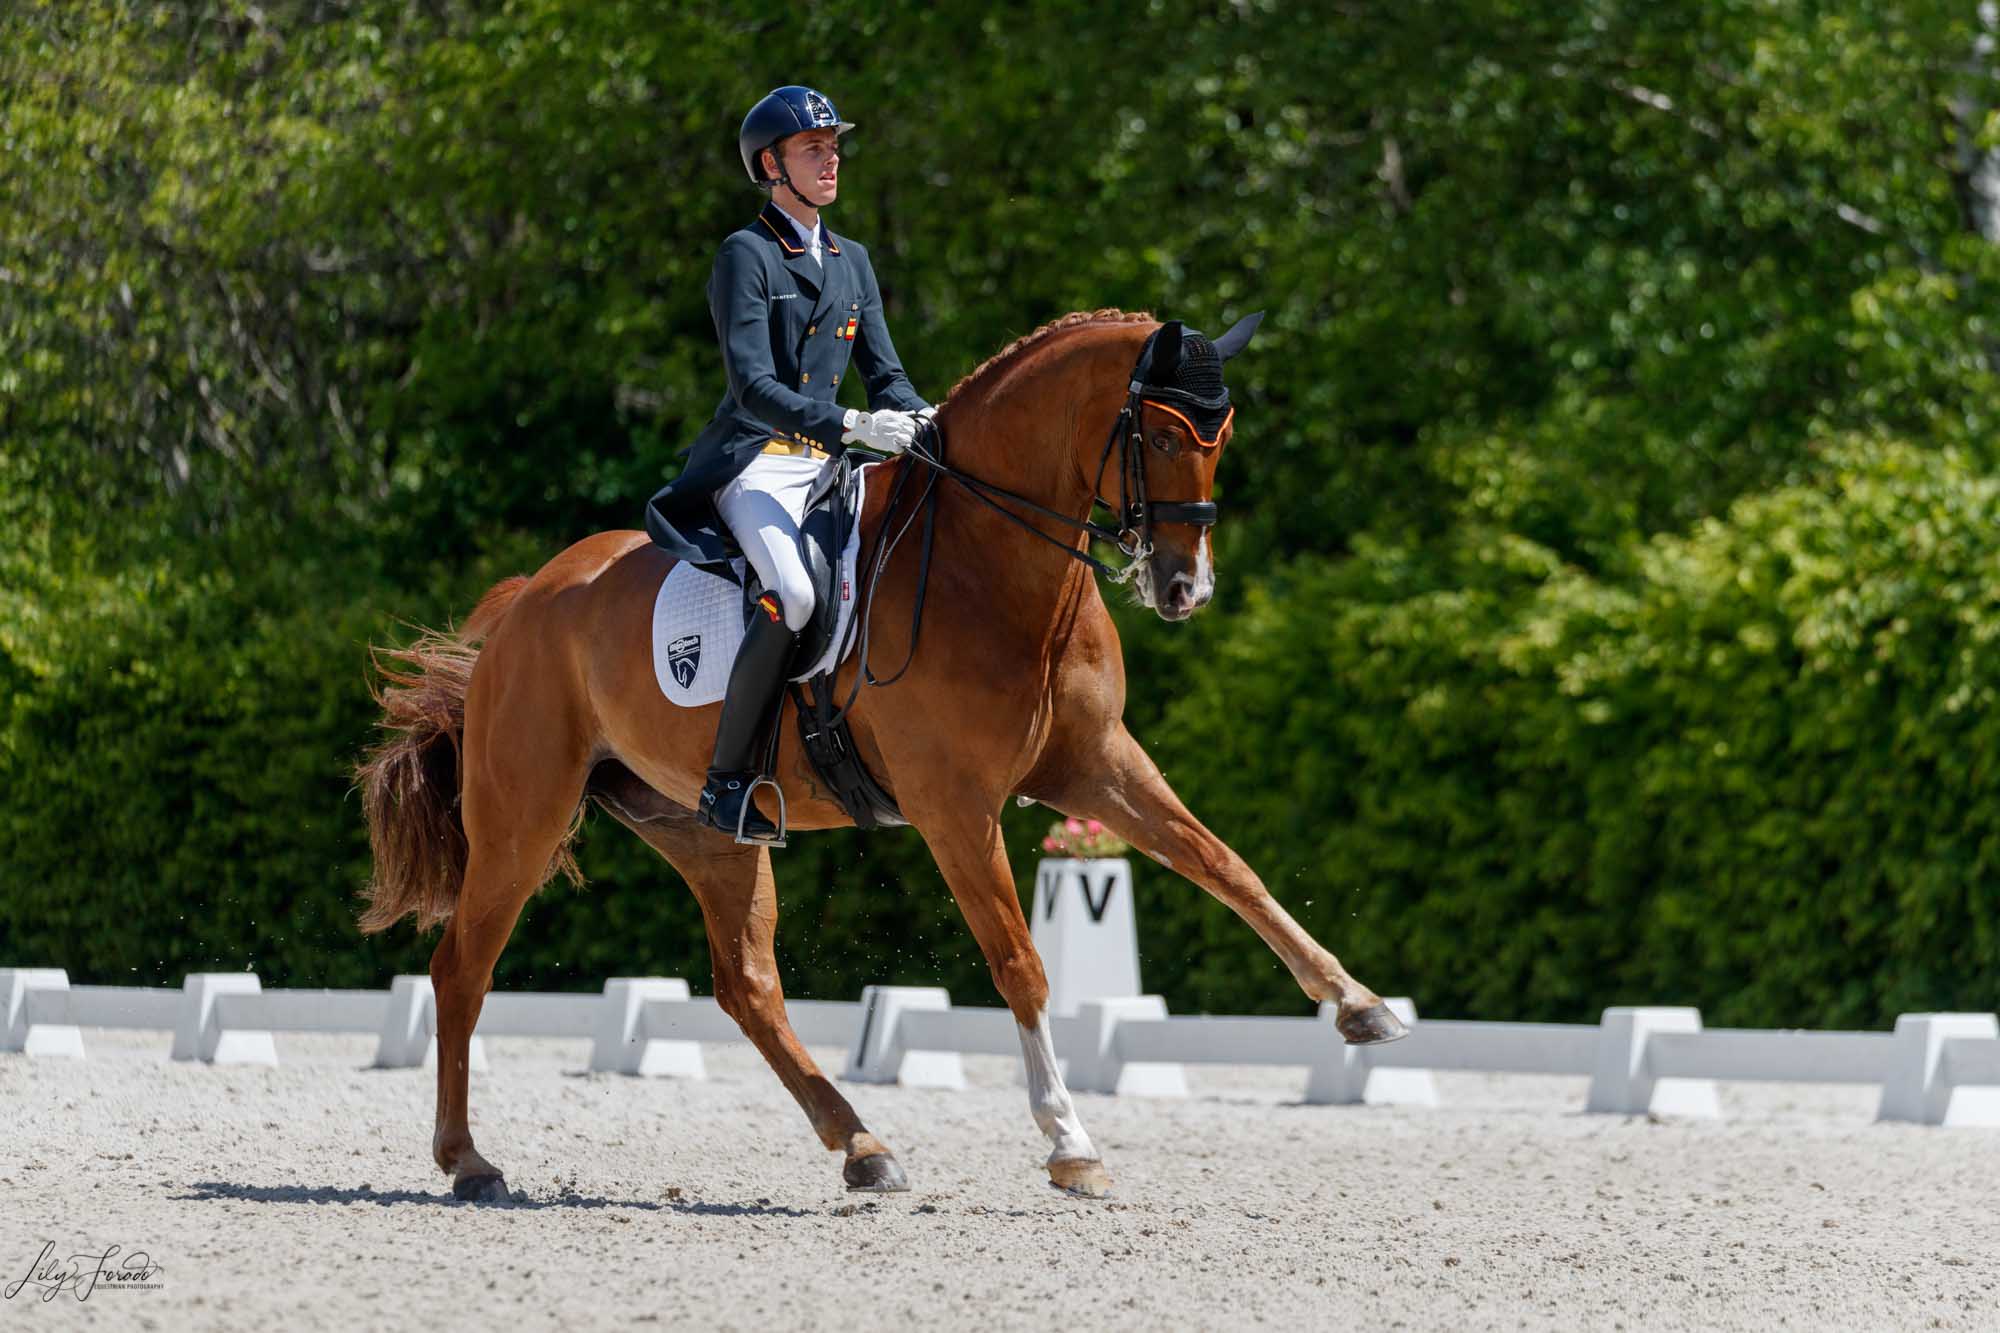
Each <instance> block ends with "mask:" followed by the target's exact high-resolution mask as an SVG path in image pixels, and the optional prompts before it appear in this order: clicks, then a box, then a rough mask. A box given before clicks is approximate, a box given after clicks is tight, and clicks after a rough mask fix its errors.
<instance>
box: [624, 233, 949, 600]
mask: <svg viewBox="0 0 2000 1333" xmlns="http://www.w3.org/2000/svg"><path fill="white" fill-rule="evenodd" d="M824 254H825V267H824V268H822V267H821V266H820V264H819V263H818V262H815V261H814V259H813V257H812V254H811V253H810V252H809V251H808V250H806V248H805V247H804V246H802V245H800V244H799V243H798V234H797V233H796V232H795V231H794V230H793V229H792V226H791V223H790V222H789V220H787V219H786V218H785V217H784V216H783V215H781V214H780V213H779V211H778V206H777V205H776V204H766V205H765V206H764V211H763V212H762V213H760V214H758V215H757V217H756V218H755V219H753V220H752V221H751V223H750V225H749V226H747V227H744V228H743V229H742V230H741V231H738V232H734V233H732V234H731V235H730V237H729V239H728V240H726V241H724V242H723V243H722V253H721V254H720V255H718V256H716V260H715V270H714V272H713V273H711V274H710V275H709V279H708V308H709V312H710V313H711V314H712V315H714V317H715V333H716V336H717V337H718V338H719V339H721V341H722V366H723V370H724V371H725V372H726V373H727V375H728V378H729V388H728V391H727V392H726V393H724V394H723V395H722V402H721V403H719V404H718V405H717V406H716V409H715V415H714V417H712V418H711V419H710V420H709V423H708V425H707V426H706V427H704V428H703V429H702V432H701V434H700V435H699V436H697V437H696V438H695V442H694V444H693V446H692V447H691V448H690V449H689V451H688V461H687V467H686V468H685V469H683V470H682V472H681V475H680V476H679V477H677V478H675V479H674V480H673V481H672V482H670V483H669V484H668V485H667V486H665V487H663V488H662V489H661V490H660V491H659V492H657V493H656V494H655V495H654V496H653V498H652V499H651V500H650V501H649V502H648V503H647V505H646V531H647V532H648V533H650V534H651V535H652V538H653V540H654V541H655V542H657V543H659V545H660V546H662V547H664V548H665V549H666V550H667V551H668V552H669V553H670V554H672V555H675V556H678V557H679V558H681V559H683V560H690V561H693V562H694V563H696V564H718V563H720V562H722V561H723V560H724V559H726V558H727V555H728V552H729V546H728V544H727V543H726V542H725V540H724V538H723V534H722V531H721V523H720V520H719V519H718V518H717V516H716V513H715V503H714V501H715V493H716V492H717V491H719V490H721V489H722V488H723V487H724V486H726V485H728V484H729V483H730V482H731V481H733V480H735V478H736V475H737V474H738V473H739V472H741V471H743V469H744V468H745V467H747V466H749V464H750V460H751V459H752V458H755V457H756V456H757V453H758V451H759V450H761V449H762V448H763V447H764V446H765V445H766V444H768V443H770V442H771V441H772V440H789V441H803V442H805V443H807V444H816V445H819V446H820V447H821V448H824V449H826V450H828V451H830V452H832V453H839V452H840V451H841V449H842V448H843V446H842V444H841V442H840V434H841V424H840V423H841V418H842V417H843V416H844V415H845V409H843V408H842V407H840V406H839V404H838V403H837V402H836V401H835V399H836V396H837V395H838V393H839V391H840V381H841V380H842V379H843V378H845V377H846V375H847V370H848V360H849V358H850V357H852V358H853V360H854V362H855V364H856V365H857V366H858V368H859V369H860V372H861V378H862V382H863V384H864V386H865V387H866V388H867V390H868V406H869V409H870V410H876V409H880V408H898V409H900V410H902V411H905V412H915V411H918V410H919V409H921V408H923V407H925V406H926V405H927V404H926V403H925V402H924V400H923V399H922V398H920V397H918V395H917V391H916V390H915V389H913V388H912V387H911V386H910V377H909V376H908V375H905V374H904V373H903V365H902V362H900V361H899V360H897V359H896V348H895V345H894V344H893V343H891V342H890V341H889V326H888V325H887V324H886V323H884V322H883V319H882V289H881V288H880V287H879V286H877V285H876V282H875V269H874V268H873V266H871V265H870V264H869V262H868V252H867V251H866V250H864V249H863V248H862V247H861V246H860V244H859V243H857V242H855V241H851V240H848V239H847V238H846V237H844V236H835V235H834V234H833V233H832V232H831V231H829V232H827V233H826V244H825V247H824Z"/></svg>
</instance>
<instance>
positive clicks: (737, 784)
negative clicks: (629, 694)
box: [695, 594, 799, 842]
mask: <svg viewBox="0 0 2000 1333" xmlns="http://www.w3.org/2000/svg"><path fill="white" fill-rule="evenodd" d="M761 600H762V601H764V602H769V603H770V604H771V606H772V607H773V608H776V609H775V610H774V611H767V610H765V609H764V607H763V606H762V605H761V604H760V605H759V606H758V608H757V610H756V611H755V612H754V613H752V615H751V617H750V627H749V628H748V629H746V630H745V631H744V632H743V646H742V647H740V648H738V649H737V650H736V662H735V664H734V665H733V666H731V667H730V668H729V688H728V690H727V691H725V692H724V694H723V696H722V720H721V721H719V722H717V723H716V724H715V758H714V760H713V761H712V762H711V763H710V765H709V769H708V783H707V785H706V786H704V787H703V788H702V789H701V801H700V803H699V804H698V805H697V806H696V807H695V817H696V818H697V819H699V820H701V822H702V823H704V824H706V825H708V826H709V827H710V828H714V829H720V830H721V831H722V832H724V833H728V834H730V835H732V836H738V837H740V838H741V839H743V840H747V841H754V842H770V841H773V840H775V839H776V838H777V836H778V826H777V825H776V824H773V823H772V822H771V821H770V820H768V819H766V818H764V816H763V815H761V814H759V813H758V811H757V807H756V805H755V804H754V803H752V802H751V800H750V788H751V785H752V784H753V783H755V782H756V781H757V777H758V773H759V768H758V763H757V742H758V741H759V740H761V739H762V738H763V732H764V724H765V722H766V721H768V720H769V719H770V716H771V707H772V705H773V704H775V703H777V701H778V692H779V691H780V690H782V689H783V688H784V686H785V666H786V664H787V663H789V662H790V661H791V660H792V650H793V649H794V648H795V647H797V646H798V642H799V636H798V634H797V633H795V632H794V631H792V630H790V629H787V628H786V627H785V615H784V610H783V608H782V607H778V605H777V598H776V597H775V596H771V595H769V594H767V595H766V596H765V597H764V598H763V599H761Z"/></svg>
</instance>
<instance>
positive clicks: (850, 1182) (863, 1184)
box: [840, 1152, 910, 1194]
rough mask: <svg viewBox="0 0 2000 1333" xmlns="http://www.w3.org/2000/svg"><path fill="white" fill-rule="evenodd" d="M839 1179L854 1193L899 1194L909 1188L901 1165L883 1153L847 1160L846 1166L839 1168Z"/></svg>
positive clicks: (908, 1181)
mask: <svg viewBox="0 0 2000 1333" xmlns="http://www.w3.org/2000/svg"><path fill="white" fill-rule="evenodd" d="M840 1178H841V1179H842V1180H844V1181H846V1182H847V1188H848V1189H849V1191H851V1192H855V1193H866V1194H901V1193H902V1192H903V1191H904V1190H907V1189H908V1188H909V1187H910V1178H909V1177H908V1176H906V1175H904V1174H903V1164H902V1163H901V1162H899V1161H897V1160H896V1159H895V1158H894V1157H892V1156H890V1155H889V1154H888V1153H885V1152H878V1153H870V1154H869V1155H868V1156H866V1157H850V1158H848V1159H847V1164H846V1165H845V1166H843V1167H841V1168H840Z"/></svg>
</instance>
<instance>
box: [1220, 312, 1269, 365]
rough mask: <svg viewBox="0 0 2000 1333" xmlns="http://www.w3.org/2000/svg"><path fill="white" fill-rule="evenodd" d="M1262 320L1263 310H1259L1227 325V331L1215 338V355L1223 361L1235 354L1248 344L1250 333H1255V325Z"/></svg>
mask: <svg viewBox="0 0 2000 1333" xmlns="http://www.w3.org/2000/svg"><path fill="white" fill-rule="evenodd" d="M1263 322H1264V312H1263V311H1261V310H1259V311H1258V312H1257V313H1256V314H1254V315H1245V316H1244V317H1243V318H1241V319H1239V320H1237V321H1236V322H1235V323H1234V324H1232V325H1230V326H1229V332H1227V333H1225V334H1223V335H1222V336H1221V337H1220V338H1217V339H1216V340H1215V351H1216V355H1218V356H1220V357H1221V358H1222V359H1223V360H1224V361H1227V360H1228V359H1229V358H1230V357H1232V356H1235V355H1236V354H1237V353H1238V352H1240V351H1242V350H1243V349H1244V348H1245V347H1247V346H1249V345H1250V335H1251V334H1253V333H1255V332H1256V331H1257V326H1258V325H1259V324H1262V323H1263Z"/></svg>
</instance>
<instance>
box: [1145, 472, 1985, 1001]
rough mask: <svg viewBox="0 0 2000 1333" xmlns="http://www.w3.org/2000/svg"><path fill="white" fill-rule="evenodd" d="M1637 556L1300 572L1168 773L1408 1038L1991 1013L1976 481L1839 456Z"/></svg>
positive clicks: (1511, 546)
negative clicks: (1446, 1026) (1678, 1022)
mask: <svg viewBox="0 0 2000 1333" xmlns="http://www.w3.org/2000/svg"><path fill="white" fill-rule="evenodd" d="M1634 560H1635V562H1636V563H1637V565H1638V566H1639V568H1640V570H1641V575H1640V578H1639V581H1638V583H1637V585H1636V587H1634V588H1632V589H1630V590H1626V589H1620V588H1616V587H1611V586H1607V585H1606V584H1605V583H1603V582H1601V581H1599V580H1597V579H1594V578H1592V577H1590V576H1588V575H1586V574H1584V573H1582V572H1580V571H1578V570H1577V569H1575V568H1573V567H1566V566H1564V565H1562V564H1561V563H1560V562H1558V561H1557V560H1555V559H1554V558H1553V557H1552V556H1551V555H1550V554H1549V553H1548V552H1547V551H1545V550H1542V549H1540V548H1536V547H1534V546H1532V545H1530V544H1528V543H1526V542H1524V541H1522V540H1520V539H1518V538H1513V537H1507V536H1504V535H1501V534H1490V535H1488V536H1487V537H1485V538H1483V539H1482V538H1480V537H1478V536H1477V535H1474V536H1470V537H1468V538H1467V540H1465V541H1464V542H1463V543H1461V544H1458V545H1455V546H1454V547H1453V548H1452V549H1451V550H1450V551H1449V552H1448V553H1447V554H1444V555H1442V556H1440V555H1436V554H1432V553H1427V552H1420V551H1417V550H1414V549H1412V548H1408V547H1393V546H1372V547H1368V548H1366V549H1364V550H1363V551H1361V552H1360V553H1359V555H1358V556H1357V558H1356V559H1355V560H1353V561H1351V562H1344V563H1340V564H1328V563H1323V562H1317V561H1308V562H1300V563H1299V564H1297V565H1294V566H1292V567H1291V568H1289V569H1286V570H1284V571H1282V572H1281V573H1279V574H1276V575H1274V576H1273V577H1271V578H1270V579H1268V580H1265V581H1262V582H1261V583H1260V584H1259V585H1258V586H1257V587H1256V588H1255V589H1254V590H1253V591H1252V593H1251V595H1250V598H1249V604H1248V606H1247V607H1246V608H1245V610H1244V612H1243V613H1242V614H1241V615H1238V616H1234V617H1230V618H1227V619H1224V620H1222V621H1220V622H1219V623H1216V624H1213V625H1211V626H1210V627H1209V628H1210V630H1211V632H1210V633H1209V634H1208V635H1207V636H1206V637H1205V638H1204V640H1203V651H1202V652H1201V653H1198V654H1197V658H1198V660H1204V661H1205V662H1206V663H1207V664H1208V665H1207V667H1206V669H1204V670H1202V671H1200V672H1199V673H1198V674H1196V675H1195V676H1194V677H1193V678H1192V679H1187V678H1184V680H1185V683H1186V686H1187V688H1186V690H1185V692H1184V693H1183V694H1182V696H1181V697H1180V698H1179V699H1178V700H1176V701H1175V702H1174V703H1173V704H1172V705H1171V706H1170V707H1169V709H1168V713H1167V719H1166V722H1165V724H1164V726H1163V729H1162V730H1163V737H1162V740H1163V744H1162V745H1161V746H1160V750H1161V757H1162V759H1163V761H1164V763H1165V764H1166V766H1167V768H1168V771H1169V773H1170V775H1172V776H1176V777H1179V778H1182V779H1183V785H1184V786H1186V787H1188V788H1192V789H1194V791H1196V792H1198V793H1199V798H1198V799H1197V802H1196V803H1197V808H1198V809H1201V810H1202V811H1203V812H1204V813H1205V815H1206V816H1207V817H1208V818H1209V820H1210V822H1211V823H1212V824H1214V825H1215V826H1216V827H1218V828H1220V829H1224V830H1227V831H1230V832H1232V833H1233V834H1234V835H1235V838H1234V840H1235V844H1236V846H1237V847H1238V849H1239V850H1240V851H1243V852H1244V853H1245V854H1246V855H1248V856H1250V857H1251V859H1252V860H1253V862H1254V863H1255V864H1256V865H1257V866H1258V867H1259V868H1260V870H1262V872H1263V873H1264V874H1265V876H1266V878H1267V879H1268V880H1269V881H1270V882H1271V883H1272V885H1273V886H1274V888H1276V889H1277V891H1278V892H1279V893H1280V895H1281V896H1282V897H1283V898H1285V900H1286V901H1287V902H1288V904H1289V905H1290V906H1291V908H1292V909H1293V911H1294V912H1295V913H1296V914H1297V915H1298V916H1299V917H1300V919H1301V920H1302V921H1303V922H1304V923H1305V924H1306V925H1307V926H1308V927H1309V928H1310V929H1312V930H1314V931H1315V932H1317V933H1318V934H1319V935H1320V937H1321V938H1322V940H1323V941H1324V942H1326V943H1327V944H1328V946H1329V947H1331V948H1333V949H1334V950H1335V952H1336V953H1339V954H1341V955H1342V957H1343V959H1344V960H1345V961H1346V962H1348V964H1349V965H1350V967H1352V968H1353V969H1355V970H1356V971H1357V973H1358V974H1359V975H1360V976H1362V977H1363V978H1364V979H1365V980H1367V981H1369V982H1370V984H1372V985H1374V986H1376V987H1377V988H1380V989H1385V990H1391V991H1408V992H1410V993H1412V994H1414V995H1416V996H1418V997H1419V998H1420V1000H1421V1002H1422V1003H1423V1005H1424V1006H1425V1007H1426V1009H1427V1010H1428V1011H1430V1012H1432V1013H1434V1014H1469V1015H1477V1016H1481V1017H1495V1018H1497V1017H1502V1016H1511V1017H1521V1018H1539V1019H1584V1018H1588V1017H1590V1016H1591V1015H1593V1014H1594V1013H1595V1011H1596V1010H1597V1009H1598V1008H1600V1007H1601V1006H1603V1005H1606V1004H1613V1003H1652V1004H1675V1003H1678V1004H1696V1005H1700V1006H1701V1007H1702V1009H1703V1012H1704V1014H1705V1015H1706V1016H1707V1017H1708V1018H1709V1019H1710V1021H1712V1022H1731V1023H1763V1024H1777V1023H1782V1024H1798V1025H1812V1026H1830V1025H1841V1024H1855V1025H1863V1026H1874V1025H1879V1024H1882V1023H1885V1022H1887V1021H1889V1020H1891V1019H1892V1018H1893V1017H1894V1015H1895V1014H1897V1013H1898V1012H1901V1011H1906V1010H1915V1009H1926V1008H1933V1009H1935V1008H1959V1009H1975V1010H1991V1009H1993V1008H1995V1007H1996V1006H2000V875H1996V870H2000V810H1996V808H1995V807H1994V805H1993V803H1992V801H1991V799H1990V790H1991V789H1990V787H1989V785H1988V784H1989V783H1991V782H1992V781H1993V780H1994V778H1995V777H1996V775H1997V774H2000V715H1997V714H1996V712H1995V709H1994V702H1995V688H1994V677H1995V672H1996V667H2000V647H1996V643H1995V640H1996V637H2000V597H1996V593H1995V588H1996V587H2000V578H1996V575H2000V483H1996V482H1995V481H1994V480H1993V479H1991V478H1990V477H1987V476H1985V475H1983V474H1982V473H1981V472H1979V471H1978V470H1977V469H1975V468H1974V467H1973V466H1971V465H1970V464H1969V463H1968V462H1967V461H1966V460H1965V459H1963V458H1961V457H1959V456H1957V455H1955V454H1949V453H1933V452H1926V451H1922V450H1917V449H1913V448H1910V447H1908V446H1905V445H1900V444H1895V443H1884V442H1858V443H1851V444H1848V445H1846V446H1844V447H1843V448H1841V449H1840V450H1839V451H1837V453H1836V454H1835V456H1834V458H1833V459H1832V460H1831V472H1830V477H1829V480H1828V482H1827V483H1826V484H1825V485H1823V486H1810V487H1793V488H1786V489H1782V490H1778V491H1775V492H1772V493H1770V494H1768V495H1765V496H1761V497H1758V498H1755V499H1749V500H1744V501H1741V502H1739V503H1738V504H1737V505H1736V506H1734V507H1733V508H1732V510H1731V511H1730V512H1729V514H1728V515H1727V516H1726V517H1725V518H1723V519H1719V520H1715V521H1711V522H1707V523H1703V524H1701V525H1699V526H1698V527H1697V528H1696V530H1695V531H1694V532H1693V533H1692V534H1691V535H1690V536H1688V537H1684V538H1683V537H1662V538H1658V539H1655V540H1654V541H1653V542H1651V543H1648V544H1646V545H1645V546H1644V547H1643V548H1642V549H1640V550H1638V551H1637V552H1635V553H1634ZM1217 775H1228V780H1217ZM1273 793H1276V795H1277V799H1272V796H1273ZM1141 919H1142V922H1143V923H1144V929H1145V931H1146V933H1147V934H1148V936H1149V938H1150V939H1151V940H1152V941H1153V943H1154V947H1155V948H1156V949H1162V950H1164V949H1167V948H1168V945H1167V942H1168V941H1170V940H1198V941H1200V942H1201V948H1200V956H1199V957H1197V958H1189V959H1188V960H1187V962H1186V964H1185V965H1184V966H1183V967H1180V968H1178V969H1172V968H1169V970H1170V971H1172V972H1174V975H1173V976H1172V977H1171V979H1169V980H1168V981H1167V988H1168V991H1169V993H1170V994H1178V995H1181V996H1184V997H1187V998H1189V999H1198V1000H1199V1001H1201V1002H1203V1003H1206V1004H1208V1005H1210V1006H1212V1007H1216V1008H1222V1009H1254V1008H1262V1007H1269V1005H1270V1001H1271V998H1272V990H1271V987H1270V985H1269V978H1268V975H1267V974H1268V971H1269V969H1268V968H1266V967H1264V966H1263V965H1262V963H1261V960H1260V961H1258V962H1257V963H1255V964H1254V965H1253V966H1251V967H1249V968H1247V969H1246V968H1245V967H1244V966H1243V959H1244V954H1245V951H1244V950H1243V949H1242V948H1241V946H1240V941H1238V940H1236V939H1234V938H1233V936H1232V932H1233V930H1234V927H1233V926H1231V925H1229V924H1226V923H1225V922H1224V921H1223V920H1222V914H1220V913H1219V912H1218V911H1217V910H1215V909H1214V908H1213V907H1211V906H1205V905H1200V904H1195V903H1192V902H1189V901H1186V900H1184V899H1182V898H1178V897H1174V896H1171V895H1165V894H1155V895H1154V901H1153V902H1151V903H1149V908H1148V911H1147V912H1146V913H1145V915H1144V916H1143V917H1142V918H1141Z"/></svg>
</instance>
